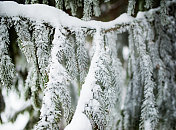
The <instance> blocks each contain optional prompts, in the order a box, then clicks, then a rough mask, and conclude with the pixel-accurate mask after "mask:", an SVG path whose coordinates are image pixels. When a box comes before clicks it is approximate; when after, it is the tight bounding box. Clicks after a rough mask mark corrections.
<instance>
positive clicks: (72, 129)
mask: <svg viewBox="0 0 176 130" xmlns="http://www.w3.org/2000/svg"><path fill="white" fill-rule="evenodd" d="M77 114H78V116H76V117H77V118H75V119H74V120H72V122H71V124H69V125H67V127H66V128H65V129H64V130H92V126H91V124H90V121H89V119H88V118H87V117H86V115H85V114H83V113H81V112H80V113H77Z"/></svg>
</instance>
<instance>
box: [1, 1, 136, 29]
mask: <svg viewBox="0 0 176 130" xmlns="http://www.w3.org/2000/svg"><path fill="white" fill-rule="evenodd" d="M0 15H1V16H10V17H18V16H23V17H26V18H30V19H32V20H38V21H43V22H47V23H49V24H51V25H52V26H54V27H56V26H58V25H63V26H64V27H69V28H71V29H76V28H80V27H83V28H84V27H87V28H92V29H95V28H96V27H97V26H99V27H100V28H104V29H109V28H112V27H115V26H116V25H117V24H122V23H124V24H125V23H129V22H131V21H132V20H134V18H133V17H131V16H129V15H127V14H126V13H124V14H122V15H121V16H119V17H118V18H116V19H115V20H113V21H110V22H100V21H94V20H92V21H83V20H80V19H78V18H76V17H72V16H69V15H68V14H66V13H65V12H63V11H61V10H59V9H56V8H54V7H51V6H48V5H42V4H32V5H23V4H17V3H16V2H12V1H4V2H0ZM75 23H76V24H75Z"/></svg>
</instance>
